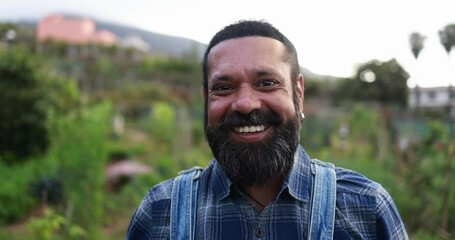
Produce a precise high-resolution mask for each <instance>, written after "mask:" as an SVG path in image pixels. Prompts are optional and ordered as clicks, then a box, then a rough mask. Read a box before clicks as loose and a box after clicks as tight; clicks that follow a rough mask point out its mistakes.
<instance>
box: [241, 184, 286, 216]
mask: <svg viewBox="0 0 455 240" xmlns="http://www.w3.org/2000/svg"><path fill="white" fill-rule="evenodd" d="M283 178H284V177H283V176H277V177H274V178H271V179H270V180H268V181H267V182H266V183H265V184H263V185H245V184H240V188H241V190H242V191H243V192H244V193H245V195H246V196H247V198H248V200H249V201H250V202H251V203H252V204H253V205H254V206H255V207H256V209H257V210H258V211H262V210H263V209H264V208H265V206H266V205H267V204H269V203H270V202H271V201H273V199H274V198H275V196H276V195H277V194H278V191H279V190H280V187H281V183H282V182H283Z"/></svg>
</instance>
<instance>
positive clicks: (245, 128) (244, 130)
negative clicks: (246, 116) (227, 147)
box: [234, 125, 265, 133]
mask: <svg viewBox="0 0 455 240" xmlns="http://www.w3.org/2000/svg"><path fill="white" fill-rule="evenodd" d="M264 129H265V126H264V125H257V126H242V127H235V128H234V131H236V132H238V133H254V132H260V131H264Z"/></svg>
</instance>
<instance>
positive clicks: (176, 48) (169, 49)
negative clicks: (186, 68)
mask: <svg viewBox="0 0 455 240" xmlns="http://www.w3.org/2000/svg"><path fill="white" fill-rule="evenodd" d="M64 15H65V16H66V17H71V18H79V17H81V16H77V15H70V14H64ZM84 17H86V18H87V16H84ZM88 18H90V19H92V20H93V21H94V22H95V24H96V28H97V29H105V30H108V31H110V32H112V33H115V34H116V35H117V36H118V38H119V39H120V41H121V40H122V39H125V38H128V37H139V38H140V39H142V40H143V41H144V42H146V43H147V44H148V45H149V46H150V48H149V51H150V52H151V53H154V54H160V55H167V56H172V57H181V56H184V55H193V54H197V56H198V57H199V58H202V56H203V54H204V51H205V49H206V47H207V45H206V44H203V43H200V42H198V41H195V40H192V39H188V38H184V37H176V36H169V35H165V34H160V33H155V32H151V31H147V30H144V29H140V28H136V27H132V26H126V25H122V24H117V23H111V22H106V21H101V20H97V19H95V18H91V17H88ZM37 22H38V20H19V21H17V22H14V23H15V24H18V25H19V26H25V27H33V28H35V26H36V23H37Z"/></svg>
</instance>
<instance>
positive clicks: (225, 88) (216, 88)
mask: <svg viewBox="0 0 455 240" xmlns="http://www.w3.org/2000/svg"><path fill="white" fill-rule="evenodd" d="M229 90H232V87H231V86H229V85H226V84H220V85H216V86H214V87H213V88H212V91H216V92H219V91H229Z"/></svg>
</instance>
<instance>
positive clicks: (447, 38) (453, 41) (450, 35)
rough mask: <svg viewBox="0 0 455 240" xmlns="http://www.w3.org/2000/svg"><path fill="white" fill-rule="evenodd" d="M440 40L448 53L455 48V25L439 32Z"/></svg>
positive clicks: (450, 25)
mask: <svg viewBox="0 0 455 240" xmlns="http://www.w3.org/2000/svg"><path fill="white" fill-rule="evenodd" d="M439 39H440V41H441V44H442V45H443V47H444V49H445V50H446V52H447V53H450V50H451V49H452V47H453V46H455V24H449V25H447V26H445V27H444V28H443V29H442V30H440V31H439Z"/></svg>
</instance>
